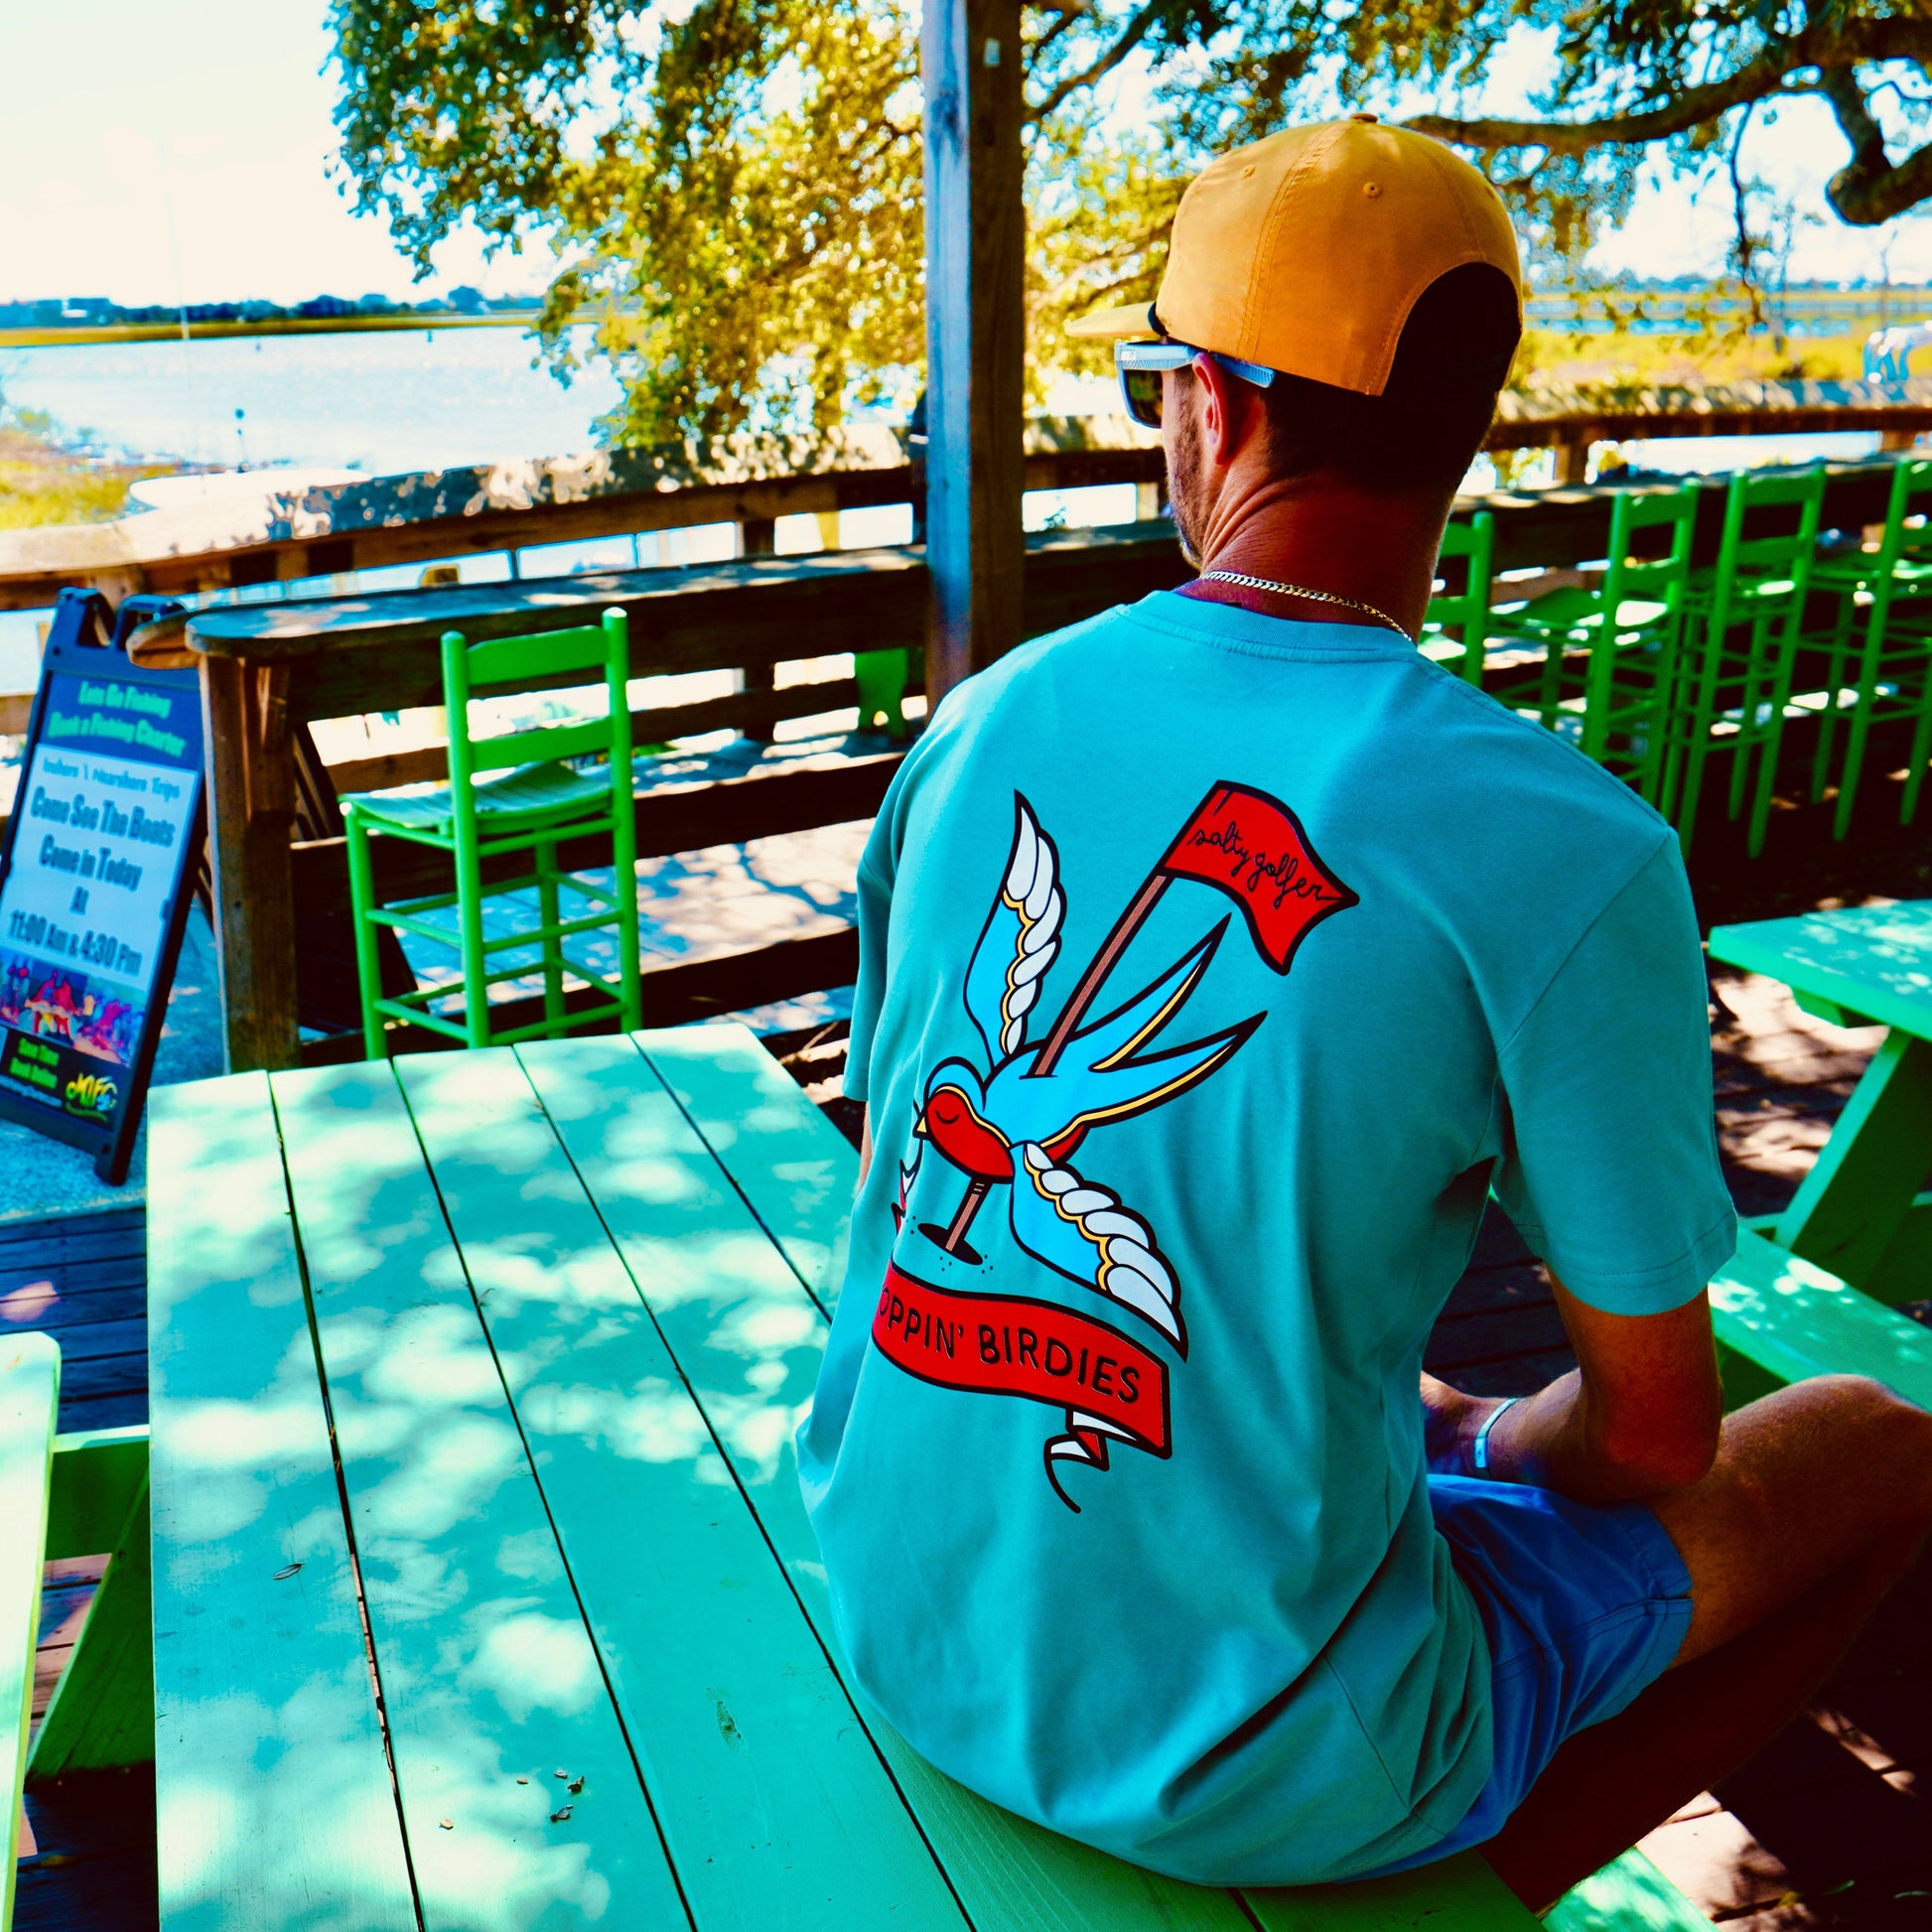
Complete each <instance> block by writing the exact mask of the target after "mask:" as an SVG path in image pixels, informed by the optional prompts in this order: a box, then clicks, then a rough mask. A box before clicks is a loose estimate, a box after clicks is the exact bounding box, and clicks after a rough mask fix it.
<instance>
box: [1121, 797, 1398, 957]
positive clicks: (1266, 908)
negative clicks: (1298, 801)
mask: <svg viewBox="0 0 1932 1932" xmlns="http://www.w3.org/2000/svg"><path fill="white" fill-rule="evenodd" d="M1156 870H1157V871H1160V872H1164V873H1166V874H1168V875H1169V876H1170V877H1171V878H1175V879H1198V880H1200V881H1201V882H1202V883H1203V884H1204V885H1208V886H1212V887H1214V888H1216V889H1217V890H1218V891H1220V892H1223V893H1226V894H1227V896H1228V897H1230V898H1231V899H1233V900H1234V902H1235V903H1236V904H1237V905H1239V906H1240V908H1241V910H1242V911H1243V912H1244V913H1246V914H1247V919H1248V930H1249V931H1250V932H1251V933H1253V935H1254V941H1255V945H1256V946H1257V947H1258V948H1259V950H1260V952H1261V955H1262V957H1263V958H1264V959H1266V960H1267V961H1268V963H1269V965H1271V966H1272V967H1274V969H1275V971H1276V972H1278V973H1285V972H1287V971H1288V967H1289V962H1290V961H1291V960H1292V959H1293V958H1294V957H1295V949H1296V947H1297V946H1299V945H1300V944H1301V943H1302V941H1303V940H1304V939H1306V938H1307V937H1308V935H1309V934H1310V932H1311V931H1312V930H1313V928H1314V927H1315V926H1317V925H1318V924H1320V922H1321V921H1322V920H1323V919H1325V918H1327V917H1328V915H1329V914H1330V913H1332V912H1340V911H1344V910H1346V908H1347V907H1349V906H1351V905H1355V904H1358V903H1359V902H1360V901H1359V900H1358V899H1357V897H1356V896H1355V895H1354V894H1353V893H1352V892H1350V891H1349V890H1348V888H1347V887H1346V886H1344V885H1343V884H1342V883H1341V881H1340V880H1339V879H1337V878H1336V877H1335V876H1334V875H1333V874H1332V873H1331V872H1329V871H1328V869H1327V868H1326V867H1325V866H1324V865H1323V864H1322V863H1321V861H1320V859H1319V858H1318V857H1316V855H1315V850H1314V847H1313V846H1311V844H1310V843H1309V838H1308V834H1307V833H1306V832H1304V831H1303V830H1302V821H1301V820H1300V819H1298V818H1297V817H1296V816H1295V814H1294V813H1293V812H1292V811H1290V810H1289V808H1288V807H1287V806H1286V805H1284V804H1283V803H1281V801H1280V800H1279V799H1275V798H1270V797H1269V796H1268V794H1267V793H1266V792H1265V791H1252V790H1250V789H1249V788H1248V787H1247V786H1246V785H1235V784H1228V783H1225V782H1223V783H1221V784H1217V785H1216V786H1215V787H1214V789H1213V790H1212V791H1210V792H1209V793H1208V794H1207V796H1206V798H1205V799H1204V800H1203V801H1202V802H1201V806H1200V809H1199V810H1198V811H1197V812H1195V814H1194V815H1193V817H1192V818H1190V819H1189V820H1188V821H1187V823H1186V825H1185V826H1184V827H1183V828H1182V830H1181V834H1180V836H1179V837H1178V838H1177V839H1175V840H1174V842H1173V845H1172V846H1170V847H1169V848H1168V855H1167V857H1166V858H1165V859H1163V860H1162V861H1161V863H1160V865H1159V866H1158V867H1157V868H1156Z"/></svg>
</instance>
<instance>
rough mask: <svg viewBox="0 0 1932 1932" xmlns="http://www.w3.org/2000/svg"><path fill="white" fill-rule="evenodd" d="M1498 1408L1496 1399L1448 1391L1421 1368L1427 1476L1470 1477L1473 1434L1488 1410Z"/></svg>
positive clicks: (1443, 1383) (1456, 1390)
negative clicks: (1427, 1460) (1427, 1461)
mask: <svg viewBox="0 0 1932 1932" xmlns="http://www.w3.org/2000/svg"><path fill="white" fill-rule="evenodd" d="M1502 1406H1503V1405H1502V1401H1501V1399H1500V1398H1498V1397H1488V1396H1479V1395H1465V1394H1464V1393H1463V1392H1462V1391H1461V1390H1460V1389H1452V1388H1450V1387H1449V1384H1448V1383H1447V1382H1442V1381H1438V1380H1437V1378H1436V1377H1435V1376H1433V1375H1431V1374H1430V1372H1429V1371H1428V1370H1427V1369H1424V1370H1423V1377H1422V1410H1423V1438H1422V1440H1423V1452H1424V1454H1425V1455H1426V1456H1427V1457H1428V1459H1429V1472H1430V1474H1431V1475H1438V1476H1466V1475H1473V1474H1474V1473H1475V1464H1474V1460H1473V1451H1474V1448H1475V1439H1476V1431H1477V1430H1478V1429H1480V1428H1481V1427H1482V1424H1483V1419H1484V1417H1486V1416H1487V1415H1488V1414H1489V1412H1490V1411H1491V1410H1492V1409H1500V1408H1501V1407H1502Z"/></svg>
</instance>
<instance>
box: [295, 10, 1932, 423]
mask: <svg viewBox="0 0 1932 1932" xmlns="http://www.w3.org/2000/svg"><path fill="white" fill-rule="evenodd" d="M934 3H935V4H936V3H937V0H934ZM1927 5H1928V0H1411V3H1410V4H1406V5H1404V6H1402V7H1399V8H1398V7H1387V6H1365V5H1356V4H1352V3H1351V0H1035V4H1030V5H1029V6H1028V8H1027V10H1026V37H1027V55H1028V75H1027V96H1028V100H1029V102H1030V109H1029V112H1030V120H1029V124H1028V139H1029V142H1030V157H1029V169H1028V206H1029V219H1030V228H1029V238H1028V282H1027V289H1028V298H1027V299H1028V322H1029V334H1030V342H1031V344H1032V346H1033V357H1032V380H1033V385H1034V390H1035V399H1037V395H1038V392H1039V390H1040V387H1041V385H1042V384H1043V382H1044V380H1045V379H1046V377H1047V375H1048V374H1050V372H1051V371H1052V370H1054V369H1057V368H1062V367H1084V366H1091V367H1093V368H1096V369H1097V368H1100V367H1102V366H1104V364H1105V350H1104V347H1103V348H1100V349H1094V348H1086V349H1076V348H1075V347H1074V346H1073V345H1070V344H1067V343H1065V341H1064V338H1063V334H1062V332H1063V327H1064V324H1065V322H1066V321H1067V320H1068V319H1070V317H1071V316H1073V315H1075V314H1078V313H1080V312H1081V311H1082V310H1084V309H1087V308H1089V307H1092V306H1095V305H1097V304H1099V303H1103V302H1108V301H1125V300H1130V299H1138V298H1140V297H1143V296H1151V295H1152V294H1153V293H1154V290H1155V288H1156V286H1157V284H1158V282H1159V278H1160V272H1161V268H1162V264H1163V262H1164V260H1165V255H1166V233H1167V227H1168V224H1169V222H1170V221H1171V219H1172V217H1173V208H1174V206H1175V204H1176V203H1177V201H1178V199H1179V195H1180V192H1181V189H1182V188H1183V187H1184V185H1185V183H1186V181H1187V180H1188V179H1189V178H1190V177H1191V176H1192V175H1193V174H1194V172H1196V170H1197V169H1198V167H1199V166H1200V164H1201V162H1202V161H1203V160H1204V159H1205V158H1206V157H1207V156H1208V155H1210V154H1212V153H1215V152H1218V151H1220V150H1223V149H1225V148H1227V147H1230V146H1233V145H1235V144H1237V143H1239V142H1242V141H1247V140H1253V139H1256V138H1258V137H1259V136H1261V135H1264V134H1267V133H1269V132H1272V131H1273V130H1274V129H1276V128H1279V127H1282V126H1284V125H1288V124H1291V123H1293V122H1295V121H1298V120H1307V119H1311V118H1317V117H1320V116H1322V115H1324V114H1327V113H1332V112H1333V111H1335V110H1336V109H1337V108H1343V107H1350V106H1355V105H1364V104H1365V105H1381V104H1386V103H1388V102H1390V101H1392V100H1405V99H1406V100H1414V99H1415V98H1416V96H1417V95H1418V94H1421V95H1423V96H1425V97H1427V98H1431V99H1434V100H1435V101H1436V102H1438V103H1439V105H1440V106H1441V107H1442V109H1443V110H1445V111H1443V112H1441V113H1439V114H1438V115H1436V116H1433V117H1426V118H1425V119H1424V120H1423V121H1421V122H1420V123H1418V124H1419V125H1423V126H1425V127H1427V128H1428V129H1429V130H1430V131H1431V132H1434V133H1437V134H1439V135H1441V136H1442V137H1443V138H1446V139H1449V140H1451V141H1455V142H1457V143H1459V144H1461V145H1462V146H1463V147H1464V148H1465V149H1466V150H1467V151H1470V152H1472V153H1473V154H1475V155H1476V156H1477V157H1478V158H1479V159H1480V160H1481V161H1482V163H1483V165H1484V166H1485V167H1486V168H1487V169H1488V171H1489V173H1490V176H1491V178H1492V179H1493V180H1495V181H1496V183H1497V185H1498V187H1499V188H1500V189H1501V190H1502V191H1503V193H1504V194H1505V196H1506V197H1507V198H1509V199H1510V200H1511V202H1512V203H1513V205H1514V207H1515V210H1516V213H1517V216H1518V219H1519V223H1520V224H1521V226H1522V228H1523V230H1524V232H1525V234H1526V236H1527V238H1528V239H1529V241H1530V242H1531V244H1532V247H1533V248H1534V249H1535V250H1536V251H1538V252H1540V253H1542V254H1544V255H1545V256H1547V257H1550V258H1554V259H1562V260H1567V261H1569V262H1572V263H1574V262H1575V261H1577V260H1578V259H1579V258H1580V257H1581V256H1582V255H1583V253H1584V252H1585V251H1586V250H1587V248H1588V246H1589V245H1590V243H1591V241H1592V240H1593V239H1594V237H1595V235H1596V234H1597V232H1599V230H1600V228H1601V226H1602V224H1603V223H1604V222H1606V221H1614V220H1615V219H1617V218H1619V217H1620V216H1621V215H1622V213H1623V212H1624V211H1626V210H1627V207H1628V206H1629V203H1630V199H1631V196H1632V194H1633V193H1634V189H1635V184H1636V179H1637V172H1638V166H1639V163H1640V162H1641V161H1642V159H1643V158H1644V156H1645V155H1646V154H1649V153H1659V154H1662V155H1663V156H1665V157H1666V158H1667V159H1668V160H1669V161H1670V162H1671V163H1672V164H1674V165H1676V166H1679V167H1681V168H1686V169H1696V168H1701V167H1704V166H1707V165H1709V162H1710V159H1711V157H1712V156H1714V155H1717V154H1719V153H1722V152H1723V151H1724V150H1725V148H1726V147H1727V145H1728V138H1729V133H1730V132H1732V131H1734V128H1735V125H1736V117H1737V116H1738V115H1739V114H1741V113H1744V112H1747V111H1749V108H1750V106H1751V105H1753V104H1755V103H1757V102H1760V101H1772V100H1775V99H1778V98H1781V97H1783V96H1784V95H1786V94H1805V93H1810V94H1820V95H1823V96H1824V97H1825V99H1826V100H1827V102H1828V103H1829V104H1830V105H1831V106H1832V107H1833V110H1834V111H1835V113H1836V114H1837V115H1838V118H1839V120H1840V123H1841V125H1842V126H1843V128H1844V129H1845V133H1846V137H1847V145H1848V150H1849V151H1850V159H1849V160H1848V163H1847V165H1846V167H1845V168H1844V169H1842V170H1841V171H1840V172H1839V173H1838V174H1837V175H1836V176H1834V178H1833V181H1832V184H1831V187H1830V189H1829V191H1828V192H1829V197H1830V200H1831V202H1832V204H1833V206H1834V207H1835V208H1836V210H1837V211H1838V212H1839V213H1840V215H1841V216H1842V218H1845V219H1847V220H1852V221H1860V222H1870V221H1879V220H1884V219H1887V218H1889V217H1890V216H1891V215H1892V214H1895V213H1897V212H1899V211H1900V210H1901V209H1902V208H1903V207H1909V206H1912V205H1913V204H1915V203H1916V202H1918V201H1920V200H1923V199H1926V198H1928V197H1932V149H1926V148H1921V149H1920V150H1919V152H1918V153H1917V154H1914V155H1910V156H1908V157H1907V158H1906V159H1904V160H1903V161H1901V162H1900V163H1898V164H1896V165H1894V164H1893V163H1892V161H1891V160H1890V159H1889V155H1888V149H1887V143H1888V141H1889V142H1890V143H1891V144H1892V145H1894V146H1895V145H1896V144H1897V142H1898V141H1899V140H1900V139H1901V138H1902V139H1904V140H1905V141H1906V142H1907V143H1908V144H1909V143H1910V142H1914V141H1917V140H1919V139H1921V138H1922V137H1923V135H1924V134H1925V133H1926V131H1927V126H1926V124H1927V121H1928V119H1932V104H1928V102H1927V101H1926V100H1924V99H1921V98H1919V97H1918V96H1917V95H1915V94H1914V93H1912V92H1911V91H1910V88H1909V86H1908V85H1907V82H1908V81H1909V80H1910V78H1911V77H1912V76H1914V75H1919V76H1922V74H1923V71H1924V66H1925V63H1926V62H1927V61H1929V60H1932V14H1928V12H1927V11H1926V9H1927ZM329 18H330V24H331V27H332V30H333V32H334V34H335V41H336V66H337V69H338V72H339V76H340V80H341V86H342V95H341V100H340V102H339V105H338V108H337V113H336V119H337V124H338V127H339V128H340V130H341V133H342V137H343V149H342V163H343V168H344V173H345V187H346V188H347V189H348V190H349V191H350V192H352V193H353V195H354V197H355V201H356V205H357V207H358V208H360V209H362V210H364V211H367V212H370V213H373V214H376V215H378V216H380V217H381V218H382V219H384V220H385V221H386V222H387V223H388V225H389V226H390V228H391V230H392V231H393V232H394V234H395V235H396V237H397V239H398V241H399V242H400V243H401V244H402V246H403V247H404V248H405V249H406V250H408V251H409V253H410V254H411V255H412V257H413V258H414V260H415V261H416V263H417V264H418V266H419V268H420V269H425V270H426V269H427V266H428V263H429V259H430V253H431V251H432V249H433V248H434V247H435V246H436V244H437V243H438V242H439V241H440V240H442V239H443V238H444V237H445V236H447V235H448V234H449V233H450V232H451V231H452V230H453V229H454V228H455V227H457V226H458V225H459V224H460V223H462V222H463V221H465V220H470V221H473V222H474V223H475V224H476V225H477V227H478V228H479V229H481V231H482V232H483V235H484V236H485V237H486V238H488V239H489V240H490V241H491V242H492V243H494V244H495V245H497V246H548V247H550V248H553V249H554V250H555V251H556V256H557V260H556V266H555V272H554V274H553V277H552V281H551V286H550V290H549V295H548V299H547V303H546V308H545V312H544V322H543V328H544V332H545V343H546V347H547V353H548V354H549V356H550V359H551V361H552V363H553V365H554V366H555V367H557V368H558V369H559V371H560V372H562V373H565V374H568V372H569V370H570V369H571V368H572V367H573V366H575V365H576V363H577V362H578V361H579V360H580V359H581V358H582V357H583V356H584V355H585V354H587V353H588V354H594V355H596V356H599V357H601V358H603V359H606V360H608V361H609V363H610V364H611V365H612V367H613V368H614V369H615V370H616V372H617V374H618V375H619V377H620V378H621V382H622V384H623V388H624V392H625V401H624V403H623V405H622V406H621V409H620V410H618V411H617V412H616V413H615V414H614V416H613V417H611V418H610V419H609V420H608V421H607V422H606V423H605V424H604V426H603V428H604V431H605V433H606V434H607V436H609V437H610V438H611V439H613V440H615V441H620V442H644V443H662V442H669V441H675V440H678V439H683V440H684V441H685V442H687V443H688V444H689V445H690V446H691V447H692V449H693V451H694V454H696V455H697V456H699V458H700V460H702V457H703V455H704V454H705V453H706V452H708V451H710V450H712V449H713V448H714V447H715V446H716V445H717V444H718V443H719V442H720V441H721V439H725V438H728V437H730V436H733V435H735V434H739V433H741V432H746V431H750V432H753V433H772V432H776V433H781V434H787V435H797V434H800V433H804V434H806V435H807V436H811V435H817V436H820V437H823V436H824V434H825V433H826V432H827V431H829V430H830V429H831V428H833V427H834V426H835V425H837V424H838V423H839V422H841V421H842V420H843V419H844V418H845V416H846V415H847V413H848V411H849V409H850V408H851V406H852V405H853V404H854V403H855V402H857V401H864V400H869V399H871V398H873V397H875V396H877V395H879V394H881V393H884V392H887V391H889V390H900V391H909V390H910V389H912V388H914V387H916V384H917V380H918V371H919V369H920V367H921V366H922V364H923V360H924V328H923V316H922V281H923V274H922V260H921V256H922V246H923V243H922V232H921V212H920V209H921V201H922V156H921V153H920V148H919V110H920V97H919V86H918V47H917V27H916V20H915V17H914V14H913V12H912V10H911V8H910V7H909V6H903V5H900V4H898V3H897V0H676V3H675V4H668V5H666V4H650V3H649V0H645V4H641V5H639V4H625V0H439V4H438V5H436V6H435V7H428V6H425V5H422V4H421V0H331V6H330V15H329ZM1518 28H1530V29H1540V30H1542V31H1543V32H1544V33H1545V34H1546V35H1547V37H1548V40H1549V44H1550V46H1551V47H1552V49H1553V53H1554V69H1553V77H1552V78H1551V80H1550V83H1549V85H1548V86H1547V87H1546V88H1545V90H1544V92H1543V94H1542V96H1541V97H1540V98H1539V99H1538V100H1537V101H1536V102H1535V103H1534V111H1533V113H1532V114H1530V115H1528V116H1525V117H1523V118H1520V119H1516V120H1498V119H1491V118H1468V117H1463V116H1460V115H1459V114H1457V113H1456V112H1455V111H1453V110H1454V109H1455V108H1456V106H1457V104H1458V101H1459V100H1460V99H1461V98H1463V97H1465V95H1466V91H1467V90H1468V89H1469V88H1471V87H1472V86H1474V85H1475V84H1477V83H1478V82H1479V81H1480V79H1481V76H1482V74H1483V73H1484V71H1485V69H1486V68H1487V64H1488V63H1489V61H1490V60H1491V59H1492V57H1493V56H1494V55H1495V53H1496V51H1497V50H1498V49H1499V48H1500V47H1501V46H1502V45H1503V43H1504V41H1505V40H1506V39H1507V37H1508V36H1509V35H1510V33H1511V32H1512V31H1514V30H1516V29H1518ZM1901 75H1902V76H1904V78H1903V79H1901V78H1900V76H1901ZM1881 79H1882V81H1883V86H1882V92H1883V94H1884V99H1883V102H1882V111H1881V103H1880V101H1879V92H1880V91H1881V89H1880V88H1879V87H1877V86H1875V85H1874V82H1878V81H1880V80H1881ZM1123 87H1124V88H1125V89H1126V90H1127V97H1129V98H1131V99H1133V100H1135V101H1136V102H1142V103H1145V106H1144V110H1143V111H1140V112H1137V113H1135V114H1133V115H1122V114H1120V113H1119V112H1118V111H1115V112H1112V113H1107V112H1103V111H1102V110H1103V104H1111V105H1112V106H1113V107H1114V108H1115V109H1116V110H1117V109H1118V103H1119V99H1120V98H1121V94H1120V90H1121V89H1122V88H1123ZM1110 89H1111V90H1113V91H1112V93H1111V94H1110V93H1109V90H1110ZM576 319H583V320H588V321H589V322H590V323H591V325H592V330H593V335H592V340H591V344H590V346H589V347H588V348H586V347H585V346H584V345H583V343H582V337H581V333H573V332H572V331H571V329H570V325H571V323H572V322H573V320H576Z"/></svg>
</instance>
